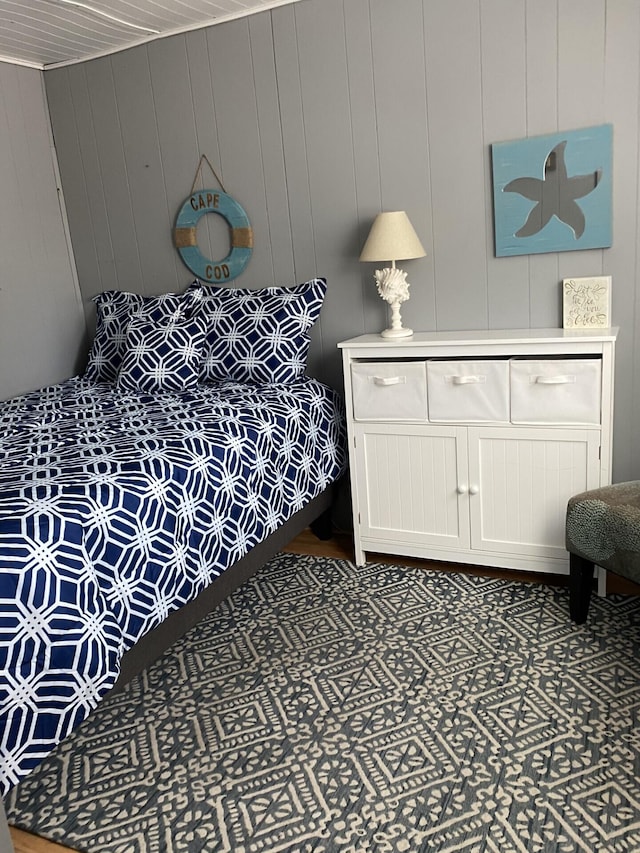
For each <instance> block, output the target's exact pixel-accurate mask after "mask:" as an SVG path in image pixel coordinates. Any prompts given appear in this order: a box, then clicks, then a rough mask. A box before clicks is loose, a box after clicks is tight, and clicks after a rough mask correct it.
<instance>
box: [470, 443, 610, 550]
mask: <svg viewBox="0 0 640 853" xmlns="http://www.w3.org/2000/svg"><path fill="white" fill-rule="evenodd" d="M599 449H600V431H599V430H597V429H592V430H589V429H585V430H581V429H530V428H518V427H509V428H508V429H501V428H488V427H486V428H485V427H483V428H473V429H471V428H470V429H469V492H470V494H469V513H470V517H471V547H472V548H475V549H478V550H483V551H493V552H498V553H509V554H523V555H540V556H545V557H559V558H561V559H564V558H566V555H567V552H566V549H565V535H564V524H565V515H566V509H567V501H568V500H569V498H570V497H571V496H572V495H575V494H577V493H578V492H582V491H585V490H587V489H592V488H596V487H597V486H599V484H600V473H599V469H600V462H599Z"/></svg>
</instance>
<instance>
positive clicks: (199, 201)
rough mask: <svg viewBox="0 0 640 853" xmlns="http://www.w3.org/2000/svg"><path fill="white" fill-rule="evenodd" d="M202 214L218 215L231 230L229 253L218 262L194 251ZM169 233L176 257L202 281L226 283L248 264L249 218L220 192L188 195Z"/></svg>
mask: <svg viewBox="0 0 640 853" xmlns="http://www.w3.org/2000/svg"><path fill="white" fill-rule="evenodd" d="M205 213H219V214H220V216H223V217H224V218H225V219H226V220H227V223H228V225H229V228H230V230H231V251H230V252H229V254H228V255H227V256H226V258H223V259H222V260H221V261H210V260H209V259H208V258H205V256H204V255H203V254H202V252H201V251H200V249H199V248H198V239H197V237H198V234H197V232H198V229H197V226H198V220H199V219H200V217H201V216H203V215H204V214H205ZM173 233H174V239H175V244H176V249H177V250H178V251H179V252H180V257H181V258H182V260H183V261H184V263H185V264H186V265H187V267H189V269H190V270H191V272H192V273H195V274H196V275H197V276H198V278H200V279H202V280H203V281H208V282H211V283H218V282H224V281H230V280H231V279H232V278H236V276H239V275H240V273H241V272H242V270H243V269H244V268H245V267H246V265H247V264H248V263H249V258H250V257H251V250H252V249H253V231H252V230H251V225H250V224H249V218H248V217H247V214H246V213H245V212H244V210H243V208H242V207H241V206H240V205H239V204H238V202H237V201H236V200H235V199H234V198H231V196H230V195H227V194H226V193H225V192H221V191H220V190H201V191H200V192H196V193H193V195H190V196H189V198H188V199H187V200H186V201H185V203H184V204H183V205H182V207H181V208H180V213H179V214H178V218H177V220H176V227H175V229H174V232H173Z"/></svg>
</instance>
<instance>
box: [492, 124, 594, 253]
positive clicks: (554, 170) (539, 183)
mask: <svg viewBox="0 0 640 853" xmlns="http://www.w3.org/2000/svg"><path fill="white" fill-rule="evenodd" d="M566 145H567V143H566V140H565V141H564V142H560V143H559V144H558V145H556V147H555V148H554V149H553V151H552V152H551V153H550V154H549V156H548V157H547V159H546V160H545V164H544V178H543V179H542V180H540V179H539V178H516V179H515V180H513V181H509V183H508V184H507V185H506V186H505V188H504V191H505V192H508V193H519V194H520V195H522V196H524V197H525V198H528V199H529V200H530V201H535V202H536V204H535V206H534V207H533V208H532V210H531V211H530V213H529V216H528V217H527V221H526V222H525V223H524V225H523V226H522V228H520V230H519V231H516V237H531V236H532V235H533V234H537V233H538V232H539V231H542V229H543V228H544V226H545V225H546V224H547V222H549V220H550V219H551V217H552V216H556V217H557V218H558V219H559V220H560V221H561V222H564V223H565V225H568V226H569V228H571V229H572V231H573V233H574V236H575V238H576V240H577V239H578V238H579V237H581V236H582V234H583V232H584V226H585V219H584V213H583V212H582V210H581V209H580V207H579V205H578V204H577V203H576V199H577V198H583V197H584V196H586V195H588V194H589V193H590V192H593V190H595V188H596V187H597V186H598V183H599V182H600V178H601V177H602V170H601V169H598V170H597V171H595V172H592V173H591V174H588V175H574V176H573V177H572V178H569V177H567V167H566V166H565V162H564V149H565V147H566Z"/></svg>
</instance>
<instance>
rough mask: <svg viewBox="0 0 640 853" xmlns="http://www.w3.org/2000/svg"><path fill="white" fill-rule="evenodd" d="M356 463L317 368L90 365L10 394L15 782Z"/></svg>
mask: <svg viewBox="0 0 640 853" xmlns="http://www.w3.org/2000/svg"><path fill="white" fill-rule="evenodd" d="M345 465H346V452H345V437H344V420H343V416H342V411H341V406H340V403H339V400H338V398H337V395H336V394H335V392H333V391H332V390H331V389H329V388H327V387H326V386H324V385H321V384H320V383H319V382H317V381H315V380H312V379H301V380H300V381H299V382H296V383H293V384H289V385H262V386H260V385H242V384H239V383H235V382H221V383H219V384H217V385H209V386H199V387H197V388H195V389H194V390H192V391H183V392H180V393H162V394H156V395H148V394H144V393H141V392H128V393H127V392H122V391H117V390H116V389H115V388H114V386H113V385H110V384H98V383H92V382H90V381H89V380H86V379H81V378H75V379H71V380H68V381H67V382H63V383H61V384H60V385H56V386H52V387H50V388H46V389H44V390H42V391H40V392H37V393H33V394H28V395H25V396H23V397H20V398H16V399H14V400H10V401H8V402H6V403H0V791H1V792H2V793H6V791H7V790H8V789H9V788H10V787H11V786H12V785H14V784H16V783H17V782H18V781H19V780H20V779H21V778H23V777H24V776H25V775H26V774H27V773H28V772H29V771H30V770H31V769H32V768H33V767H35V766H36V765H37V764H38V762H39V761H40V760H41V759H42V758H43V757H44V756H46V755H47V754H48V753H49V752H50V751H51V749H52V748H53V747H54V746H55V744H57V743H58V742H59V741H61V740H62V739H63V738H64V737H65V736H66V735H67V734H69V733H70V732H71V731H72V730H73V729H74V728H75V727H76V726H77V725H78V724H79V723H80V722H81V721H82V720H83V719H84V718H85V717H86V716H87V715H88V714H89V712H90V711H91V710H92V709H93V708H94V707H95V706H96V705H97V704H98V702H99V700H100V698H101V696H103V695H104V694H105V693H106V692H107V691H108V690H109V689H110V688H111V687H112V686H113V684H114V683H115V681H116V679H117V677H118V673H119V662H120V659H121V658H122V655H123V654H124V653H125V652H126V651H127V650H128V649H129V648H131V646H132V645H133V644H134V643H135V642H136V641H137V640H138V639H139V638H140V637H141V636H143V635H144V634H145V633H147V632H148V631H149V630H151V629H152V628H154V627H155V626H156V625H158V624H159V623H160V622H162V621H163V620H164V619H165V618H166V616H167V615H168V614H169V613H170V612H172V611H173V610H175V609H177V608H179V607H180V606H181V605H182V604H184V603H185V602H187V601H190V600H192V599H193V598H195V597H196V595H197V594H198V593H199V592H200V591H201V590H202V589H203V588H204V587H206V586H207V585H208V584H209V583H211V581H213V580H214V579H215V578H216V577H217V576H218V575H220V574H221V573H222V572H223V571H224V570H225V569H226V568H228V567H229V566H231V565H232V564H233V563H234V562H236V561H237V560H238V559H240V558H241V557H243V556H244V555H245V554H246V553H247V552H248V551H249V550H250V549H251V547H252V546H254V545H255V544H257V543H258V542H261V541H262V540H263V539H265V538H266V537H267V535H268V534H269V533H271V532H272V531H274V530H275V529H276V528H277V527H278V526H279V525H280V524H282V523H283V522H284V521H286V520H287V519H288V518H289V517H291V516H292V515H293V514H294V513H295V512H296V511H297V510H298V509H300V508H301V507H303V506H304V505H305V504H306V503H307V502H308V501H309V500H311V499H312V498H314V497H315V496H316V495H318V494H320V492H322V491H323V490H324V489H325V488H326V487H327V486H328V485H329V484H330V483H332V482H333V481H335V480H336V479H337V478H338V477H339V476H340V475H341V474H342V473H343V471H344V469H345Z"/></svg>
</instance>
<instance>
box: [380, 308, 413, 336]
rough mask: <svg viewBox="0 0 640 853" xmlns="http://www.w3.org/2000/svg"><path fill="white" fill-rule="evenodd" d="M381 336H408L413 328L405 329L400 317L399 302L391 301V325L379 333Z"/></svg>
mask: <svg viewBox="0 0 640 853" xmlns="http://www.w3.org/2000/svg"><path fill="white" fill-rule="evenodd" d="M380 334H381V335H382V337H383V338H410V337H411V335H412V334H413V329H405V328H404V326H403V325H402V318H401V317H400V303H399V302H392V303H391V326H390V328H388V329H385V330H384V332H381V333H380Z"/></svg>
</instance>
